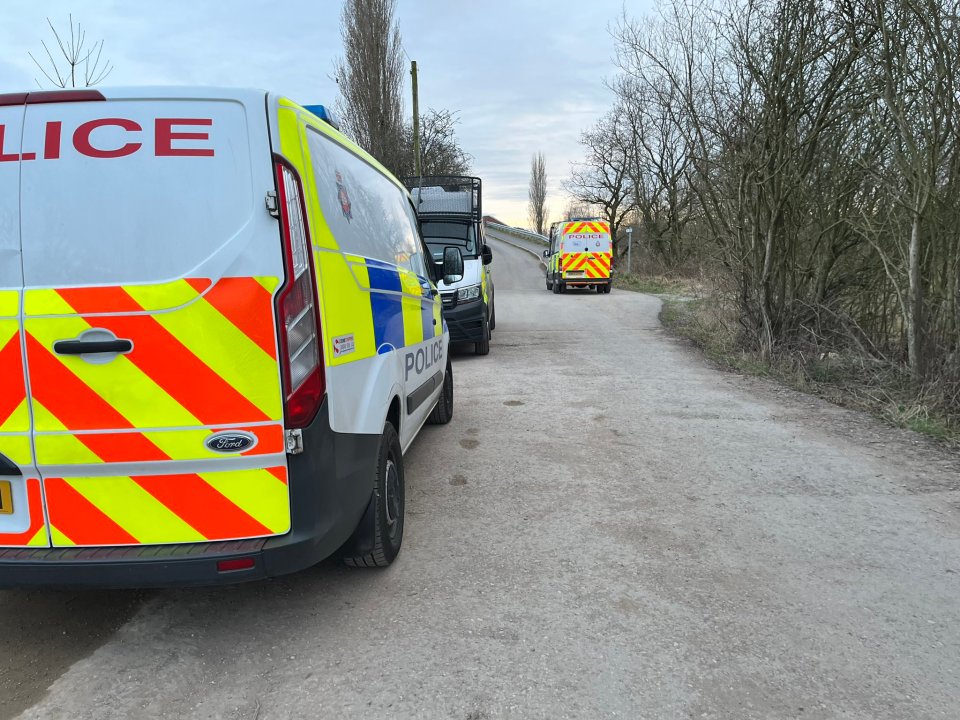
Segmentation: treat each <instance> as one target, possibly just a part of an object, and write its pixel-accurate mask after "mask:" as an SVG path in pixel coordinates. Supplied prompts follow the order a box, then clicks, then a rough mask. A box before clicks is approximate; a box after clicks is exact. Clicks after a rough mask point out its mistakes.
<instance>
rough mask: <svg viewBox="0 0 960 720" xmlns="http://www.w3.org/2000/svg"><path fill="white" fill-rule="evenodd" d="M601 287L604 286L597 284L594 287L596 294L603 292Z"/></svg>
mask: <svg viewBox="0 0 960 720" xmlns="http://www.w3.org/2000/svg"><path fill="white" fill-rule="evenodd" d="M603 287H604V286H603V285H597V287H596V290H597V295H600V294H601V293H603Z"/></svg>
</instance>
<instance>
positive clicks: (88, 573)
mask: <svg viewBox="0 0 960 720" xmlns="http://www.w3.org/2000/svg"><path fill="white" fill-rule="evenodd" d="M303 435H304V447H305V448H306V450H305V452H304V453H303V454H301V455H290V456H288V458H287V460H288V477H289V483H290V504H291V530H290V532H288V533H287V534H286V535H281V536H279V537H271V538H257V539H250V540H235V541H226V542H215V543H188V544H180V545H139V546H133V547H100V548H23V549H21V548H13V549H0V587H37V586H44V587H139V588H146V587H169V586H190V585H227V584H233V583H238V582H247V581H250V580H260V579H263V578H268V577H274V576H277V575H285V574H287V573H292V572H296V571H298V570H303V569H304V568H307V567H310V566H311V565H315V564H316V563H318V562H320V561H321V560H323V559H325V558H327V557H329V556H331V555H333V554H334V553H335V552H336V551H337V550H338V549H339V548H340V547H341V546H342V545H343V544H344V543H345V542H346V541H347V539H349V537H350V536H351V535H352V533H353V531H354V529H355V528H356V527H357V524H358V523H359V522H360V518H361V517H362V516H363V513H364V511H365V510H366V507H367V503H368V502H369V500H370V496H371V494H372V492H373V483H374V477H375V474H376V462H377V449H378V447H379V442H380V438H379V437H378V436H376V435H342V434H338V433H334V432H333V431H332V430H331V429H330V420H329V413H328V409H327V404H326V401H324V404H323V406H322V407H321V409H320V412H319V413H318V415H317V418H316V419H315V420H314V422H313V423H312V424H311V425H310V427H309V428H307V429H306V430H304V432H303ZM241 558H242V559H249V560H252V562H253V566H252V567H250V568H247V569H242V570H232V571H226V572H221V571H219V570H218V567H217V566H218V563H220V562H222V561H224V560H232V559H241Z"/></svg>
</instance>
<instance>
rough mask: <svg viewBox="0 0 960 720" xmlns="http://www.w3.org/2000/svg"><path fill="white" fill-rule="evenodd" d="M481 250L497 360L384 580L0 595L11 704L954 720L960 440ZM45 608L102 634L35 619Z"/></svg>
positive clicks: (331, 712) (468, 718)
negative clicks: (715, 351)
mask: <svg viewBox="0 0 960 720" xmlns="http://www.w3.org/2000/svg"><path fill="white" fill-rule="evenodd" d="M494 252H495V259H494V273H495V278H496V284H497V295H496V297H497V303H498V307H497V311H498V312H497V319H498V325H497V329H496V332H495V334H494V342H493V343H492V347H491V352H490V355H489V356H487V357H475V356H473V355H471V354H466V353H465V354H461V355H460V356H459V357H456V358H455V372H456V410H455V414H454V419H453V422H452V423H451V424H450V425H447V426H443V427H431V428H427V429H426V430H425V431H424V432H423V433H422V435H421V437H420V438H419V439H418V440H417V442H416V443H414V446H413V448H412V449H411V451H410V452H409V453H408V455H407V458H406V462H407V482H408V491H407V492H408V497H407V503H408V513H409V514H408V520H407V522H408V525H407V528H406V530H407V534H406V537H405V539H404V548H403V551H402V552H401V554H400V557H399V558H398V561H397V562H396V563H395V564H394V566H393V567H391V568H389V569H387V570H385V571H357V570H349V569H347V568H342V567H340V566H338V565H337V564H335V563H332V562H328V563H324V564H322V565H320V566H318V567H317V568H314V569H311V570H309V571H306V572H303V573H300V574H298V575H295V576H291V577H287V578H282V579H279V580H274V581H271V582H264V583H258V584H254V585H247V586H240V587H233V588H226V589H207V590H190V591H185V590H178V591H164V592H156V593H150V594H145V595H142V596H137V599H136V603H137V605H136V608H138V609H136V608H135V614H134V615H133V617H131V618H129V619H127V617H126V614H125V613H128V612H129V605H128V604H127V603H125V602H124V600H123V599H129V598H131V596H130V595H123V596H119V597H121V598H123V599H121V600H117V599H116V598H117V597H118V596H117V595H116V594H110V593H91V594H86V595H51V596H50V597H44V596H39V597H38V596H37V595H28V594H24V593H10V592H7V593H0V609H2V610H0V611H2V612H3V616H4V617H5V618H6V617H8V616H9V614H10V612H11V608H12V609H13V611H14V612H15V613H17V614H18V618H19V620H20V621H22V624H23V625H24V627H26V628H28V630H23V631H21V632H20V633H19V635H16V636H15V637H16V641H15V642H10V641H9V640H8V639H6V640H5V644H4V645H3V646H2V648H3V651H4V653H7V654H9V656H10V657H15V656H17V655H20V654H24V653H27V654H29V653H30V652H32V651H33V649H34V648H35V646H40V647H41V648H42V651H43V653H44V657H45V658H46V667H47V668H48V669H47V674H46V675H44V676H43V677H42V679H41V680H40V681H37V682H36V684H35V686H33V688H32V690H30V686H29V682H30V680H29V679H28V680H26V681H25V682H26V683H27V686H28V687H27V690H28V691H29V692H32V693H33V695H29V699H30V702H35V703H36V704H34V705H33V707H32V708H30V709H28V710H26V711H25V712H24V714H23V717H27V718H70V719H71V720H80V719H83V718H90V719H91V720H93V719H96V720H106V719H109V718H138V719H140V718H161V717H163V718H166V717H182V718H250V719H251V720H253V719H255V718H256V719H259V720H269V719H271V718H371V717H377V718H421V717H422V718H458V719H459V720H480V719H487V718H551V719H554V718H608V717H610V718H612V717H623V718H631V719H634V718H729V719H730V720H748V719H752V718H756V719H758V720H771V719H775V718H804V719H809V718H844V719H851V720H853V719H854V718H856V719H858V720H859V719H861V718H890V719H891V720H892V719H896V720H903V719H905V718H910V719H914V718H956V717H958V716H960V672H958V671H960V602H958V598H960V463H958V462H957V458H956V457H955V456H952V455H949V454H946V453H944V452H942V451H940V450H937V449H936V448H933V447H930V446H928V445H927V444H926V443H924V442H923V441H921V440H919V439H918V437H917V436H914V435H912V434H909V433H907V432H901V431H896V430H891V429H887V428H884V427H882V426H880V425H878V424H876V423H874V422H873V421H871V420H869V419H867V418H865V417H863V416H861V415H859V414H857V413H853V412H850V411H846V410H843V409H839V408H836V407H833V406H830V405H827V404H824V403H822V402H820V401H818V400H815V399H812V398H809V397H806V396H802V395H798V394H796V393H793V392H790V391H787V390H783V389H781V388H778V387H777V386H775V385H773V384H770V383H766V382H763V381H759V380H754V379H748V378H742V377H739V376H736V375H731V374H724V373H721V372H718V371H716V370H714V369H712V368H710V367H709V366H708V365H707V364H706V363H705V362H704V361H703V360H702V359H701V358H700V357H699V356H697V355H696V354H695V353H694V352H692V351H691V350H690V349H688V348H687V346H685V345H684V344H682V343H680V342H678V341H675V340H673V339H671V338H670V337H668V336H666V335H665V334H664V333H663V331H662V330H661V328H660V326H659V323H658V321H657V314H658V311H659V302H658V301H657V300H656V299H654V298H652V297H649V296H644V295H638V294H632V293H627V292H621V291H617V290H614V291H613V293H611V294H610V295H598V294H596V293H588V292H570V293H567V294H564V295H553V294H551V293H548V292H547V291H546V289H545V288H544V284H543V274H542V270H540V269H539V268H538V264H537V262H536V260H535V259H534V258H533V257H532V256H530V255H529V254H527V253H525V252H523V251H521V250H518V249H515V248H513V247H510V246H506V245H502V244H499V243H497V244H495V246H494ZM51 598H52V599H51ZM71 598H73V599H71ZM77 598H80V601H79V602H77V601H76V599H77ZM57 603H59V604H60V606H61V607H62V614H63V616H64V617H70V618H72V620H71V622H73V623H74V624H82V623H84V622H89V623H91V624H93V625H97V626H99V627H102V628H104V629H105V630H104V632H105V633H106V636H105V637H93V636H92V635H91V636H90V637H88V638H87V639H86V640H83V641H82V642H81V643H80V645H79V646H78V645H77V644H76V643H73V644H72V645H71V643H70V642H69V640H67V639H65V638H61V637H60V636H58V635H57V634H56V632H54V631H53V630H50V629H46V630H44V629H43V628H42V627H41V628H40V631H39V632H38V633H37V634H36V635H34V634H32V632H30V631H29V627H30V625H31V623H33V622H34V621H35V620H37V619H39V620H37V621H38V622H40V623H41V624H42V623H43V622H46V623H54V625H55V624H56V623H58V622H63V620H62V619H58V617H57V616H56V613H53V612H51V608H50V606H51V604H53V605H56V604H57ZM114 625H119V629H118V630H116V632H115V633H113V634H112V635H111V634H110V632H109V630H110V629H111V628H112V627H113V626H114ZM78 648H79V649H78ZM81 650H82V651H83V653H86V654H87V656H86V657H84V658H83V659H77V654H78V653H79V652H80V651H81ZM75 660H76V662H74V661H75ZM3 662H4V663H5V664H4V665H0V668H2V669H4V671H5V672H16V670H12V669H11V668H15V667H16V666H17V664H16V662H11V661H10V660H9V658H8V657H4V658H3ZM70 663H73V665H72V666H70ZM50 668H52V670H50ZM23 672H24V673H26V672H29V669H28V668H24V670H23ZM51 673H53V675H54V677H55V676H56V675H59V678H58V679H56V680H55V681H54V682H53V683H52V685H51V686H50V687H49V691H48V692H47V693H46V694H45V695H43V697H41V695H42V694H43V692H44V690H45V689H46V687H47V685H48V684H49V682H50V680H51V679H52V678H50V677H49V675H51ZM28 694H29V693H28ZM23 697H26V696H23ZM0 714H3V713H0ZM11 714H12V713H11Z"/></svg>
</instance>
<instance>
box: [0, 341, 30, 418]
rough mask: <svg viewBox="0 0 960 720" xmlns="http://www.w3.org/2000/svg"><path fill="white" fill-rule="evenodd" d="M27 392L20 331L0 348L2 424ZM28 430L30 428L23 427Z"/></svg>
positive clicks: (0, 408)
mask: <svg viewBox="0 0 960 720" xmlns="http://www.w3.org/2000/svg"><path fill="white" fill-rule="evenodd" d="M26 396H27V393H26V390H25V389H24V383H23V356H22V354H21V352H20V333H19V332H17V333H14V335H13V337H11V338H10V340H8V341H7V344H6V345H4V346H3V348H2V349H0V425H3V423H4V422H6V421H7V418H9V417H10V416H11V415H13V411H14V410H16V409H17V408H18V407H20V403H22V402H23V401H24V399H25V398H26ZM23 429H24V430H27V429H28V428H23Z"/></svg>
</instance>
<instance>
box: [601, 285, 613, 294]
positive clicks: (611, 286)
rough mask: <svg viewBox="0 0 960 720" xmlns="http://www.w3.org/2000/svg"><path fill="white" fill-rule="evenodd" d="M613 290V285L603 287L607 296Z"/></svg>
mask: <svg viewBox="0 0 960 720" xmlns="http://www.w3.org/2000/svg"><path fill="white" fill-rule="evenodd" d="M611 290H613V285H611V284H610V283H607V284H606V285H604V286H603V292H605V293H606V294H607V295H609V294H610V291H611Z"/></svg>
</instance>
